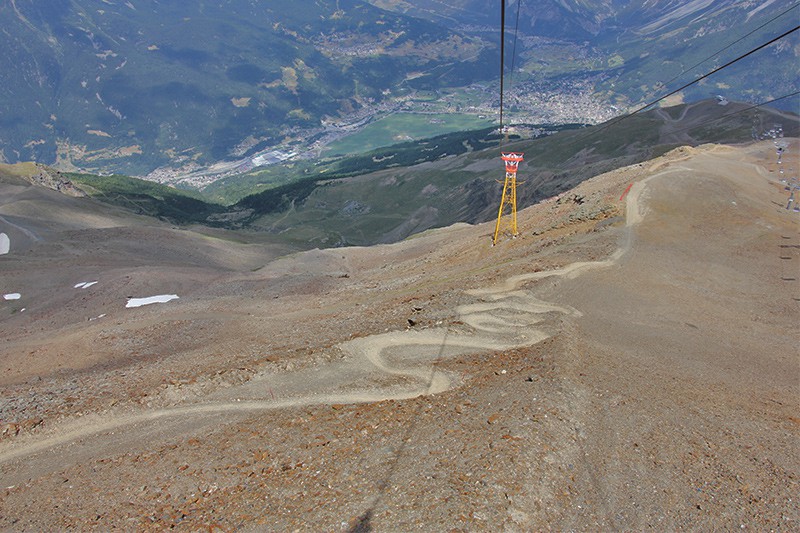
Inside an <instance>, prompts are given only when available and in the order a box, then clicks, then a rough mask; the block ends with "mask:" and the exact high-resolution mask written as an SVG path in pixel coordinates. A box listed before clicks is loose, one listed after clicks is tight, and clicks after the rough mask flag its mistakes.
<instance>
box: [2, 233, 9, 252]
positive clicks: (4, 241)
mask: <svg viewBox="0 0 800 533" xmlns="http://www.w3.org/2000/svg"><path fill="white" fill-rule="evenodd" d="M10 249H11V239H9V238H8V235H6V234H5V233H0V255H4V254H7V253H8V251H9V250H10Z"/></svg>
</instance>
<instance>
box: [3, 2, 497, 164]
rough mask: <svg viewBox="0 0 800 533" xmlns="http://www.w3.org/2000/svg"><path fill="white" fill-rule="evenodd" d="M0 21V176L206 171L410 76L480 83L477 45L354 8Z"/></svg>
mask: <svg viewBox="0 0 800 533" xmlns="http://www.w3.org/2000/svg"><path fill="white" fill-rule="evenodd" d="M298 4H302V5H301V6H300V5H298ZM0 20H2V21H3V26H4V31H3V32H2V33H0V46H1V47H2V48H3V50H4V51H5V53H4V57H3V59H2V60H0V61H1V62H2V63H0V86H1V87H2V89H0V158H4V159H5V160H7V161H9V162H13V161H19V160H29V159H35V160H37V161H40V162H47V163H53V162H55V161H59V162H60V163H61V164H62V166H68V165H69V164H70V163H74V164H75V165H78V166H80V167H82V168H94V169H104V168H112V169H114V168H115V169H126V170H128V171H129V172H133V173H137V172H143V171H148V170H151V169H152V168H154V167H155V166H157V165H159V164H163V163H165V162H172V163H179V162H187V161H197V162H200V163H208V162H210V161H213V160H218V159H223V158H225V157H228V156H230V155H231V154H233V153H236V152H244V151H246V150H247V149H248V148H251V147H253V146H256V145H258V144H259V143H260V144H262V145H265V144H266V145H268V144H274V143H276V142H278V141H279V140H281V139H282V138H283V137H284V136H286V135H289V134H291V132H292V130H293V128H302V127H303V126H306V125H308V124H319V122H320V120H321V119H322V118H324V117H326V116H333V117H336V116H339V115H340V114H342V113H345V114H346V113H351V112H353V111H354V110H357V109H358V108H360V107H361V106H364V105H373V104H374V102H375V101H376V100H380V99H381V98H382V97H383V92H384V91H387V90H390V89H391V88H392V87H394V86H396V85H397V84H399V83H400V82H402V81H403V80H404V79H405V77H406V76H407V75H408V73H410V72H412V71H419V70H422V69H426V68H431V67H435V66H438V65H441V64H448V63H453V62H455V61H457V62H458V68H457V69H456V71H452V72H451V74H450V75H451V76H452V79H451V82H452V83H454V84H460V83H466V82H469V81H471V80H472V79H474V76H475V75H479V76H480V75H481V73H482V74H483V75H484V76H488V71H484V70H483V68H484V67H483V65H484V62H478V61H475V59H476V58H477V57H478V56H480V54H481V51H482V49H483V48H484V47H485V43H482V42H479V41H477V40H473V39H469V38H465V37H462V36H460V35H458V34H456V33H454V32H452V31H449V30H447V29H445V28H442V27H440V26H437V25H435V24H433V23H428V22H425V21H423V20H419V19H411V18H409V17H405V16H401V15H395V14H392V13H389V12H385V11H381V10H379V9H377V8H374V7H373V6H371V5H369V4H367V3H365V2H360V1H357V0H341V1H337V2H333V1H327V2H300V3H298V2H293V3H280V2H278V3H275V2H273V3H270V4H269V5H268V6H264V5H263V4H259V3H252V2H245V1H234V2H203V3H200V4H195V3H189V4H178V3H174V2H153V1H147V2H143V1H138V2H137V1H133V2H106V1H101V0H73V1H70V0H60V1H57V2H48V3H47V5H46V6H45V5H42V4H40V3H37V2H30V1H25V0H18V1H15V2H7V3H4V4H3V5H1V6H0ZM468 55H471V56H473V58H472V60H470V59H468V57H467V56H468ZM493 70H494V69H493ZM467 73H468V74H469V75H468V76H465V77H464V79H458V78H459V76H464V75H465V74H467ZM247 139H250V140H249V141H248V140H247ZM243 142H244V144H243ZM248 143H249V144H248Z"/></svg>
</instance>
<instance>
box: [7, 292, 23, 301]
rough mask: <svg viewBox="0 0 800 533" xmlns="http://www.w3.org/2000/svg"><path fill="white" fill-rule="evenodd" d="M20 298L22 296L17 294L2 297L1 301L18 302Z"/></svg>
mask: <svg viewBox="0 0 800 533" xmlns="http://www.w3.org/2000/svg"><path fill="white" fill-rule="evenodd" d="M20 298H22V295H21V294H20V293H18V292H12V293H9V294H4V295H3V300H19V299H20Z"/></svg>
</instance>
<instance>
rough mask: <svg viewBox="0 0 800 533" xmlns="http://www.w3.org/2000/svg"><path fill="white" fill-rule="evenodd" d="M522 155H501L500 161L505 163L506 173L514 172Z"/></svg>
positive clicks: (514, 153)
mask: <svg viewBox="0 0 800 533" xmlns="http://www.w3.org/2000/svg"><path fill="white" fill-rule="evenodd" d="M522 156H523V154H522V153H521V152H509V153H507V154H502V157H501V159H502V160H503V161H505V162H506V172H516V171H517V167H518V166H519V164H520V162H521V161H522Z"/></svg>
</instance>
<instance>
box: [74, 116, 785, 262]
mask: <svg viewBox="0 0 800 533" xmlns="http://www.w3.org/2000/svg"><path fill="white" fill-rule="evenodd" d="M775 124H781V125H782V133H783V134H785V135H787V136H797V135H798V134H800V120H799V118H798V116H797V115H796V114H793V113H787V112H782V111H779V110H773V109H769V108H759V109H752V108H750V107H749V106H747V105H745V104H741V103H735V102H731V103H728V104H727V105H724V106H723V105H719V103H718V102H717V101H716V100H706V101H702V102H698V103H696V104H690V105H679V106H674V107H670V108H665V109H656V110H653V111H649V112H645V113H640V114H637V115H635V116H633V117H631V118H628V119H626V120H624V121H622V122H620V123H609V124H606V125H599V126H593V127H588V128H577V129H575V128H573V129H566V130H565V131H561V132H559V133H554V134H552V135H546V136H543V137H540V138H536V139H530V138H528V139H521V138H519V137H518V136H516V135H512V136H511V139H510V141H509V142H504V140H503V139H502V137H500V136H499V135H497V134H495V133H493V132H492V130H491V129H487V130H480V131H474V132H464V133H458V134H450V135H444V136H441V137H436V138H432V139H426V140H423V141H418V142H413V143H405V144H400V145H396V146H392V147H389V148H385V149H380V150H375V151H373V152H369V153H367V154H364V155H361V156H353V157H348V158H343V159H341V160H337V161H334V162H331V163H328V164H326V165H318V166H311V167H310V168H309V172H308V173H302V174H303V176H305V177H303V178H302V179H299V180H298V181H295V182H293V183H289V184H287V185H281V186H276V187H274V188H271V189H268V190H265V191H263V192H259V193H256V194H252V195H250V196H246V197H244V198H242V199H240V200H238V201H237V202H236V203H234V204H232V205H230V206H227V207H225V206H222V205H219V204H211V203H207V202H203V201H201V200H200V198H199V197H198V196H197V194H196V193H190V192H186V191H178V190H176V189H172V188H169V187H165V186H163V185H158V184H154V183H150V182H143V181H141V180H134V179H131V178H125V177H123V176H102V177H97V176H86V175H77V174H67V177H69V178H70V179H71V180H73V181H74V182H75V183H77V184H78V185H79V186H80V187H82V188H83V189H84V190H86V191H87V192H88V193H89V194H91V195H92V196H93V197H94V198H95V199H98V200H102V201H104V202H107V203H113V204H115V205H119V206H122V207H125V208H127V209H131V210H133V211H134V212H136V213H140V214H150V215H153V216H157V217H160V218H163V219H166V220H169V221H172V222H173V223H177V224H181V225H188V224H196V223H200V224H205V225H210V226H214V227H222V228H236V229H247V230H251V231H253V230H255V231H256V232H258V233H264V234H265V235H269V236H270V237H269V238H271V239H272V238H274V239H275V240H276V242H283V243H284V244H287V245H289V246H291V247H293V248H300V249H308V248H315V247H319V248H330V247H333V246H342V245H346V244H351V245H371V244H377V243H385V242H394V241H397V240H401V239H404V238H406V237H408V236H410V235H413V234H415V233H419V232H421V231H424V230H427V229H429V228H434V227H441V226H447V225H450V224H453V223H456V222H470V223H478V222H483V221H486V220H490V219H493V218H494V217H495V216H496V215H497V206H498V205H499V201H500V192H501V187H500V185H498V183H497V180H498V179H500V178H502V176H503V170H502V161H500V157H499V156H500V151H501V150H503V151H518V152H524V154H525V161H524V162H523V163H522V165H521V166H520V174H519V177H520V181H521V182H523V183H522V184H521V185H520V186H519V187H518V193H517V194H518V204H519V207H520V208H524V207H526V206H529V205H532V204H535V203H537V202H539V201H541V200H543V199H546V198H548V197H551V196H555V195H558V194H560V193H563V192H564V191H566V190H568V189H570V188H572V187H575V186H576V185H577V184H579V183H581V182H582V181H584V180H586V179H588V178H591V177H593V176H595V175H597V174H600V173H603V172H607V171H609V170H612V169H615V168H619V167H621V166H625V165H631V164H634V163H638V162H641V161H644V160H647V159H649V158H652V157H655V156H657V155H660V154H662V153H664V152H666V151H669V150H671V149H673V148H675V147H676V146H681V145H691V146H697V145H700V144H704V143H709V142H725V143H740V142H744V141H748V140H750V139H752V138H753V137H754V134H755V136H757V137H758V136H761V135H760V134H763V133H765V132H768V131H770V130H772V129H773V128H774V125H775ZM512 133H513V131H512ZM770 135H772V133H771V134H770ZM311 169H313V172H312V171H311ZM585 215H586V216H590V217H591V216H600V215H602V214H600V213H586V214H585Z"/></svg>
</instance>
